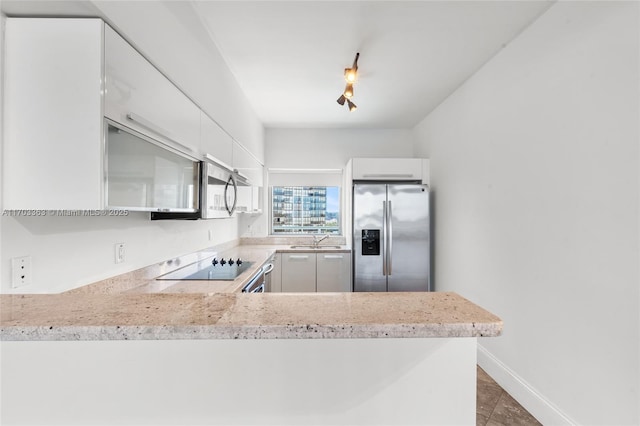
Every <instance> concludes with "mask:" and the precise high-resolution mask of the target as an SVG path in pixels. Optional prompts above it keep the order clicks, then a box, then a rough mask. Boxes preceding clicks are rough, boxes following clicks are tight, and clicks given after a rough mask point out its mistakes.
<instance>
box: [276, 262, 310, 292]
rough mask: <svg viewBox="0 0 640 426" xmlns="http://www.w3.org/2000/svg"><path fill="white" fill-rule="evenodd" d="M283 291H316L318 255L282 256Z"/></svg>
mask: <svg viewBox="0 0 640 426" xmlns="http://www.w3.org/2000/svg"><path fill="white" fill-rule="evenodd" d="M282 291H283V292H285V293H289V292H293V293H314V292H315V291H316V254H315V253H283V254H282Z"/></svg>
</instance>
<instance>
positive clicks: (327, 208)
mask: <svg viewBox="0 0 640 426" xmlns="http://www.w3.org/2000/svg"><path fill="white" fill-rule="evenodd" d="M340 232H341V230H340V187H338V186H273V187H271V233H272V234H275V235H277V234H308V233H325V234H340Z"/></svg>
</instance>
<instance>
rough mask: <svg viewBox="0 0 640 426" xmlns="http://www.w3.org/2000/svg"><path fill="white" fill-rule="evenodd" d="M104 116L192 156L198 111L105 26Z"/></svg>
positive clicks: (196, 145) (197, 137) (196, 147)
mask: <svg viewBox="0 0 640 426" xmlns="http://www.w3.org/2000/svg"><path fill="white" fill-rule="evenodd" d="M105 72H106V91H105V116H107V117H108V118H110V119H112V120H114V121H116V122H118V123H121V124H124V125H125V126H128V127H131V128H133V129H135V130H137V131H139V132H140V133H143V134H146V135H148V136H150V137H152V138H155V139H158V138H160V139H161V141H162V142H165V143H168V144H169V145H171V146H174V147H175V148H177V149H179V150H181V151H183V152H185V153H187V154H193V155H195V154H196V153H197V152H198V151H199V145H200V109H199V108H198V107H197V106H196V105H195V104H194V103H193V102H191V100H189V98H187V97H186V96H185V95H184V93H182V92H181V91H180V90H178V88H177V87H176V86H175V85H173V84H172V83H171V82H170V81H169V80H168V79H167V78H166V77H165V76H164V75H162V74H161V73H160V72H159V71H158V70H157V69H156V68H155V67H154V66H153V65H151V63H150V62H148V61H147V60H146V59H145V58H144V57H143V56H142V55H140V54H139V53H138V52H137V51H136V50H135V49H134V48H133V47H132V46H131V45H129V43H127V42H126V41H125V40H124V39H123V38H122V37H120V36H119V35H118V34H117V33H116V32H115V31H114V30H113V29H111V28H110V27H108V26H105Z"/></svg>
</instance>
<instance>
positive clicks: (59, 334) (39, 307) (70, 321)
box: [0, 293, 502, 341]
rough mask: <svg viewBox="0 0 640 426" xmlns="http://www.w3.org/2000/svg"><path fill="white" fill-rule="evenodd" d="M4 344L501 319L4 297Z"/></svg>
mask: <svg viewBox="0 0 640 426" xmlns="http://www.w3.org/2000/svg"><path fill="white" fill-rule="evenodd" d="M0 308H1V314H0V340H5V341H15V340H171V339H318V338H320V339H331V338H416V337H491V336H499V335H500V334H501V332H502V321H501V320H500V318H498V317H497V316H495V315H493V314H491V313H490V312H487V311H486V310H484V309H482V308H481V307H479V306H477V305H475V304H473V303H471V302H470V301H468V300H466V299H464V298H463V297H461V296H459V295H458V294H456V293H315V294H313V293H267V294H243V293H209V294H198V293H184V294H157V293H156V294H131V293H129V294H126V293H125V294H122V293H121V294H81V293H62V294H47V295H36V294H34V295H2V296H0Z"/></svg>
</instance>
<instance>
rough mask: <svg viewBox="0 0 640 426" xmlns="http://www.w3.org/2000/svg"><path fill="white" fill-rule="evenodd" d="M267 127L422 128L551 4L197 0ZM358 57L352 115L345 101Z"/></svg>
mask: <svg viewBox="0 0 640 426" xmlns="http://www.w3.org/2000/svg"><path fill="white" fill-rule="evenodd" d="M191 3H192V4H193V6H194V8H195V10H196V11H197V12H198V14H199V15H200V16H201V18H202V20H203V22H204V23H205V25H206V26H207V29H208V31H209V33H210V34H211V37H212V39H213V41H214V42H215V44H216V45H217V47H218V49H219V50H220V51H221V53H222V56H223V57H224V58H225V59H226V61H227V63H228V65H229V67H230V68H231V70H232V72H233V73H234V74H235V76H236V79H237V80H238V82H239V84H240V86H241V87H242V89H243V90H244V92H245V93H246V96H247V98H248V99H249V101H250V102H251V104H252V105H253V107H254V109H255V111H256V113H257V114H258V116H259V118H260V119H261V120H262V121H263V122H264V123H265V125H266V126H267V127H292V126H293V127H352V126H355V127H378V128H384V127H389V128H397V127H400V128H404V127H413V126H414V125H415V124H417V123H418V122H419V121H420V120H422V119H423V118H424V117H425V116H426V115H427V114H428V113H429V112H430V111H432V110H433V109H434V108H435V107H436V106H437V105H438V104H439V103H440V102H442V101H443V100H444V99H445V98H446V97H447V96H448V95H449V94H451V93H452V92H453V91H454V90H455V89H456V88H457V87H459V86H460V85H461V84H462V83H463V82H464V81H465V80H466V79H467V78H469V77H470V76H471V75H472V74H473V73H474V72H476V71H477V70H478V69H479V68H480V67H481V66H482V65H483V64H484V63H485V62H486V61H487V60H488V59H490V58H491V57H492V56H493V55H495V54H496V53H497V52H498V51H499V50H500V49H501V48H502V47H503V46H504V45H506V44H507V43H509V42H510V41H511V40H512V39H513V38H514V37H515V36H517V35H518V34H519V33H520V32H521V31H522V30H523V29H524V28H525V27H527V26H528V25H529V24H530V23H531V22H533V21H534V20H535V19H536V18H537V17H538V16H539V15H540V14H542V13H543V12H544V11H545V10H546V9H547V8H548V7H549V6H550V5H551V2H548V1H251V2H250V1H192V2H191ZM356 52H360V60H359V61H358V64H359V69H360V76H359V80H358V82H357V84H356V85H355V89H354V92H355V93H354V97H353V101H354V102H355V103H356V104H357V105H358V109H357V110H356V111H354V112H352V113H349V111H348V109H347V108H346V106H343V107H340V105H338V103H337V102H336V99H337V98H338V97H339V95H340V94H341V93H342V90H343V88H344V83H345V82H344V79H343V70H344V68H347V67H349V66H350V65H351V63H352V62H353V59H354V56H355V54H356Z"/></svg>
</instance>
